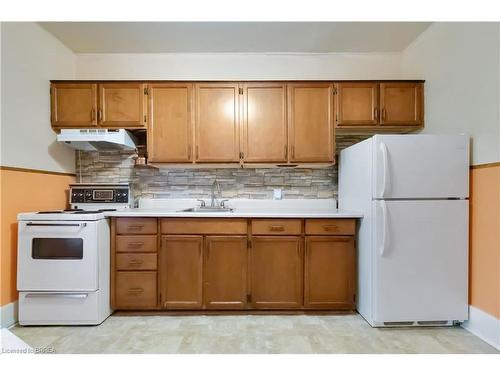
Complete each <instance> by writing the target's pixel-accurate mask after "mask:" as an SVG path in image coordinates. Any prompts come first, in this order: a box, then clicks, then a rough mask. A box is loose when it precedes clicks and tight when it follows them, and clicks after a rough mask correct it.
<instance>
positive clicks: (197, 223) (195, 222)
mask: <svg viewBox="0 0 500 375" xmlns="http://www.w3.org/2000/svg"><path fill="white" fill-rule="evenodd" d="M161 232H162V233H163V234H247V221H246V219H204V218H171V219H162V220H161Z"/></svg>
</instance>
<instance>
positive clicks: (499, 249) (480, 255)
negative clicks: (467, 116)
mask: <svg viewBox="0 0 500 375" xmlns="http://www.w3.org/2000/svg"><path fill="white" fill-rule="evenodd" d="M470 208H471V210H470V225H471V232H470V282H469V285H470V297H469V298H470V304H471V305H472V306H474V307H477V308H478V309H480V310H482V311H484V312H486V313H488V314H490V315H493V316H495V317H497V318H498V319H500V165H498V163H497V164H495V165H493V166H484V167H480V168H474V169H472V170H471V195H470Z"/></svg>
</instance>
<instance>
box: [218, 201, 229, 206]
mask: <svg viewBox="0 0 500 375" xmlns="http://www.w3.org/2000/svg"><path fill="white" fill-rule="evenodd" d="M228 201H229V199H222V200H221V201H220V202H219V205H220V206H221V207H226V206H225V205H224V202H228Z"/></svg>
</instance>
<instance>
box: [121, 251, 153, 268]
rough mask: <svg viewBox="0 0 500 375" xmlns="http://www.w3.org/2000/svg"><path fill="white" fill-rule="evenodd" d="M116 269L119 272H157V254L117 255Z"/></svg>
mask: <svg viewBox="0 0 500 375" xmlns="http://www.w3.org/2000/svg"><path fill="white" fill-rule="evenodd" d="M116 269H117V270H118V271H127V270H132V271H135V270H156V253H153V254H134V253H132V254H116Z"/></svg>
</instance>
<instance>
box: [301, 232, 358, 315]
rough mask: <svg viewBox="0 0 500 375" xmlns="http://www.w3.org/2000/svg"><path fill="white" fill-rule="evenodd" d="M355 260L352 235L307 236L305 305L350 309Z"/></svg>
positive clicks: (352, 298) (352, 299) (309, 306)
mask: <svg viewBox="0 0 500 375" xmlns="http://www.w3.org/2000/svg"><path fill="white" fill-rule="evenodd" d="M355 259H356V256H355V246H354V236H307V237H306V253H305V266H304V270H305V275H304V306H305V307H308V308H315V309H337V308H341V309H353V308H354V307H355V300H354V293H355V290H356V282H355V280H356V264H355Z"/></svg>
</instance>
